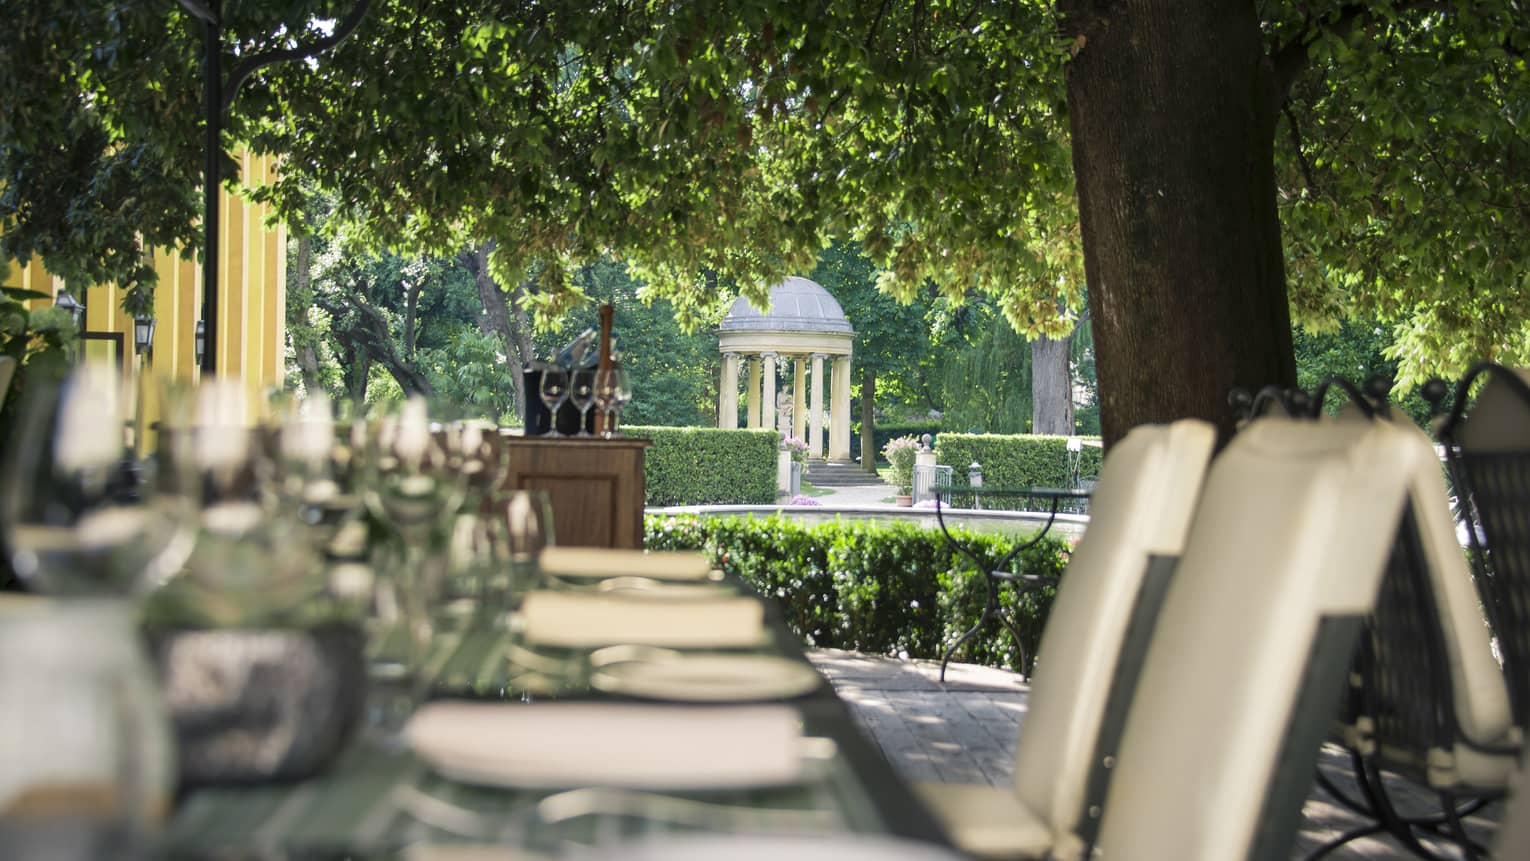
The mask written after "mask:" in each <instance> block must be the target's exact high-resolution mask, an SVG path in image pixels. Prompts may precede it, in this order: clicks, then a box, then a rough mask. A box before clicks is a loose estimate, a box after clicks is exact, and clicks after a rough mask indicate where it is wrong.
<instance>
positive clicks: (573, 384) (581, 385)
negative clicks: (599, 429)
mask: <svg viewBox="0 0 1530 861" xmlns="http://www.w3.org/2000/svg"><path fill="white" fill-rule="evenodd" d="M596 373H597V372H596V370H595V369H594V368H580V369H579V370H576V371H572V372H570V374H569V389H568V398H569V402H570V403H572V404H573V405H574V408H575V409H577V410H579V432H578V433H577V434H575V436H581V437H591V436H594V434H592V433H590V431H589V428H588V427H587V426H586V425H585V418H586V416H587V415H588V414H589V412H590V407H591V406H593V405H594V403H595V374H596Z"/></svg>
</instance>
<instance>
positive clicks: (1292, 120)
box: [1280, 102, 1318, 194]
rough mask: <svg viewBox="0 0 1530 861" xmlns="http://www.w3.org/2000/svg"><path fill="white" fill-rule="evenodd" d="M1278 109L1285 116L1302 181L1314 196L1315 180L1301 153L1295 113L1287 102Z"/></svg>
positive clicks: (1299, 133)
mask: <svg viewBox="0 0 1530 861" xmlns="http://www.w3.org/2000/svg"><path fill="white" fill-rule="evenodd" d="M1280 109H1281V111H1282V112H1283V113H1284V114H1285V115H1286V124H1287V126H1288V127H1289V129H1290V131H1291V148H1292V149H1293V150H1295V151H1296V163H1297V164H1298V165H1300V166H1301V169H1302V179H1304V180H1306V182H1307V187H1308V188H1310V189H1312V191H1313V193H1314V194H1316V193H1317V190H1318V186H1317V180H1315V179H1314V178H1313V177H1312V165H1311V164H1309V163H1308V162H1307V154H1306V153H1304V152H1302V130H1301V126H1300V125H1298V124H1297V122H1296V112H1295V111H1293V110H1291V104H1290V103H1289V102H1284V103H1282V104H1281V107H1280Z"/></svg>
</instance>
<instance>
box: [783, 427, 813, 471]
mask: <svg viewBox="0 0 1530 861" xmlns="http://www.w3.org/2000/svg"><path fill="white" fill-rule="evenodd" d="M781 450H782V451H785V452H790V453H791V456H792V463H800V464H802V474H803V475H807V471H808V467H807V462H808V444H807V443H806V442H805V441H803V440H800V439H797V438H796V437H794V436H789V437H787V438H786V439H783V440H781Z"/></svg>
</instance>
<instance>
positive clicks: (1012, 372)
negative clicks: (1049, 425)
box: [936, 303, 1031, 433]
mask: <svg viewBox="0 0 1530 861" xmlns="http://www.w3.org/2000/svg"><path fill="white" fill-rule="evenodd" d="M949 317H950V318H949V320H944V321H938V322H937V327H936V334H937V335H939V334H943V333H942V332H941V326H942V324H944V325H945V326H947V327H949V329H948V331H947V332H945V333H944V334H945V335H946V337H945V338H944V339H943V340H945V341H946V345H947V350H948V352H947V358H946V359H944V360H942V361H941V363H940V365H939V369H938V374H937V375H936V379H937V380H938V381H939V386H940V391H941V394H942V398H941V400H942V402H943V404H944V406H945V410H944V412H945V418H944V420H943V421H942V424H943V425H944V426H945V427H946V428H947V429H949V430H958V431H976V432H980V433H1029V432H1030V426H1031V348H1030V343H1029V342H1028V341H1026V339H1025V336H1024V335H1021V334H1019V333H1017V332H1016V331H1015V330H1014V327H1012V326H1010V325H1009V323H1008V322H1007V321H1005V319H1004V317H1003V315H1001V314H999V313H998V312H997V311H995V310H994V309H993V308H992V307H991V306H988V305H986V304H976V303H973V304H969V305H967V306H965V307H962V308H960V309H954V310H953V311H952V312H951V314H950V315H949Z"/></svg>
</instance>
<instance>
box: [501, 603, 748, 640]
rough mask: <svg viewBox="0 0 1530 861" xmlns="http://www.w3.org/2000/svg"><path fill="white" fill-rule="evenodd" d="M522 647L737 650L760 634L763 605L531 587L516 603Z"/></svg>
mask: <svg viewBox="0 0 1530 861" xmlns="http://www.w3.org/2000/svg"><path fill="white" fill-rule="evenodd" d="M520 616H521V631H522V633H523V634H524V635H525V638H526V643H527V644H528V645H542V646H561V647H564V648H571V649H573V648H596V647H599V646H617V645H632V646H669V647H671V648H704V647H713V648H718V647H721V648H729V647H733V648H738V647H747V646H757V645H759V644H760V641H761V640H762V639H763V638H764V636H765V605H764V604H761V603H760V602H759V601H757V600H755V599H754V598H748V597H729V598H697V599H694V600H687V601H652V600H643V599H641V598H631V597H624V596H622V595H621V594H619V593H597V592H555V591H536V592H531V593H529V594H527V595H526V599H525V602H524V603H523V604H522V605H521V613H520Z"/></svg>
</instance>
